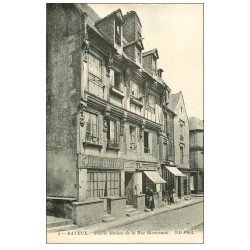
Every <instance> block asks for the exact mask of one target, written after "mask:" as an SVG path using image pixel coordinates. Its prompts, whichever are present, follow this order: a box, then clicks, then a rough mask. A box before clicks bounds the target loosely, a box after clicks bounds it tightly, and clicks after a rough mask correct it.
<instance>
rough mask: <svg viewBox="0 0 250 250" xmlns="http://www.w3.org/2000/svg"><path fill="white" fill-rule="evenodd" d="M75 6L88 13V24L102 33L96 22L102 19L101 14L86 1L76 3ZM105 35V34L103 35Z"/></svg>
mask: <svg viewBox="0 0 250 250" xmlns="http://www.w3.org/2000/svg"><path fill="white" fill-rule="evenodd" d="M75 6H76V7H77V8H78V9H79V10H80V11H82V12H84V13H86V14H87V23H88V25H89V26H90V27H91V28H92V29H93V30H94V31H95V32H97V33H98V34H99V35H100V36H102V34H101V33H100V32H99V30H98V29H97V28H96V27H95V23H96V22H97V21H98V20H100V16H99V15H98V14H97V13H96V12H95V11H94V10H93V9H92V8H91V7H90V6H89V5H88V4H86V3H75ZM102 37H103V36H102Z"/></svg>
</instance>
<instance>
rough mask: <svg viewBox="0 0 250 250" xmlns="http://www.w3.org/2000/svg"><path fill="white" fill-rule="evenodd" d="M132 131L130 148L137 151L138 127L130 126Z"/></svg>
mask: <svg viewBox="0 0 250 250" xmlns="http://www.w3.org/2000/svg"><path fill="white" fill-rule="evenodd" d="M129 132H130V150H134V151H136V148H137V147H136V128H135V127H132V126H130V127H129Z"/></svg>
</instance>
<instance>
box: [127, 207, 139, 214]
mask: <svg viewBox="0 0 250 250" xmlns="http://www.w3.org/2000/svg"><path fill="white" fill-rule="evenodd" d="M135 211H137V209H136V208H133V207H131V208H127V209H126V213H132V212H135Z"/></svg>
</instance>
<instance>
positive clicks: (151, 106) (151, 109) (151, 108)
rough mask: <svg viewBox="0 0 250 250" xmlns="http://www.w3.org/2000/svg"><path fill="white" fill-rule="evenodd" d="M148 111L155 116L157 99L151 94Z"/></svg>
mask: <svg viewBox="0 0 250 250" xmlns="http://www.w3.org/2000/svg"><path fill="white" fill-rule="evenodd" d="M148 111H149V112H151V113H152V114H155V97H154V96H153V95H151V94H149V95H148Z"/></svg>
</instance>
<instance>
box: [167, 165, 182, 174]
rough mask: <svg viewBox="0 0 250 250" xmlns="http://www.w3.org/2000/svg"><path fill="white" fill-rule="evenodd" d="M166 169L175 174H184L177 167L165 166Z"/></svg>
mask: <svg viewBox="0 0 250 250" xmlns="http://www.w3.org/2000/svg"><path fill="white" fill-rule="evenodd" d="M166 169H167V170H169V171H170V172H171V173H172V174H174V175H175V176H186V175H185V174H183V173H182V172H181V171H180V170H179V169H178V168H177V167H166Z"/></svg>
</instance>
